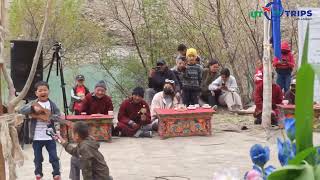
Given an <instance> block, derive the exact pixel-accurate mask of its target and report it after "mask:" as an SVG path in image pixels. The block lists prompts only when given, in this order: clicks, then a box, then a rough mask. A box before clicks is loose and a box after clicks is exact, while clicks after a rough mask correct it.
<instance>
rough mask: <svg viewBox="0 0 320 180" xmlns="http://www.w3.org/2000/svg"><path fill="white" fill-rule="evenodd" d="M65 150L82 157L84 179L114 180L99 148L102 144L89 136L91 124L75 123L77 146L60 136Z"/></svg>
mask: <svg viewBox="0 0 320 180" xmlns="http://www.w3.org/2000/svg"><path fill="white" fill-rule="evenodd" d="M59 139H60V142H61V144H62V146H63V147H64V148H65V150H66V151H67V152H68V153H69V154H71V155H73V156H76V157H78V158H79V159H80V167H81V170H82V176H83V180H112V179H113V178H112V177H111V176H109V168H108V166H107V163H106V161H105V160H104V157H103V155H102V154H101V153H100V151H99V150H98V149H99V147H100V145H99V143H98V142H96V141H95V140H94V139H93V138H92V137H90V136H89V126H88V125H87V124H86V123H85V122H81V121H79V122H76V123H75V124H74V125H73V140H74V141H75V142H76V143H77V144H78V145H77V146H76V147H74V146H72V145H71V144H69V143H68V142H67V141H66V140H64V139H62V138H61V137H59Z"/></svg>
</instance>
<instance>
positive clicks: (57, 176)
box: [53, 175, 61, 180]
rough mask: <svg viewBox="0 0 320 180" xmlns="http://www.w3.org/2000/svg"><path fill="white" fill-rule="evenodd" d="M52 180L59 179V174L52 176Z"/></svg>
mask: <svg viewBox="0 0 320 180" xmlns="http://www.w3.org/2000/svg"><path fill="white" fill-rule="evenodd" d="M53 180H61V178H60V176H59V175H56V176H54V177H53Z"/></svg>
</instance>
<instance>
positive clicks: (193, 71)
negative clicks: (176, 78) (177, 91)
mask: <svg viewBox="0 0 320 180" xmlns="http://www.w3.org/2000/svg"><path fill="white" fill-rule="evenodd" d="M186 55H187V66H186V70H185V72H184V74H183V80H182V99H183V103H184V104H186V105H187V106H188V105H194V104H198V101H199V94H200V84H201V79H202V70H201V67H200V66H199V65H197V64H196V57H197V56H198V54H197V50H196V49H194V48H189V49H188V50H187V54H186Z"/></svg>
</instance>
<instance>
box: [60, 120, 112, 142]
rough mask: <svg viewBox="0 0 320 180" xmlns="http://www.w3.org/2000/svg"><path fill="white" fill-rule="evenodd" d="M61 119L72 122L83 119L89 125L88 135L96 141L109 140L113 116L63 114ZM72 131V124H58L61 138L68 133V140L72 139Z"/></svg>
mask: <svg viewBox="0 0 320 180" xmlns="http://www.w3.org/2000/svg"><path fill="white" fill-rule="evenodd" d="M62 119H64V120H67V121H70V122H73V123H74V122H77V121H85V122H87V123H88V125H89V127H90V135H91V136H93V137H94V138H95V139H96V140H97V141H107V142H111V137H112V129H111V128H112V125H113V123H112V121H113V116H109V115H101V116H92V115H68V116H63V117H62ZM67 129H68V132H67ZM72 132H73V129H72V126H68V128H67V126H66V125H61V126H60V133H61V136H62V137H63V138H67V137H68V135H69V140H70V141H73V137H72V134H73V133H72Z"/></svg>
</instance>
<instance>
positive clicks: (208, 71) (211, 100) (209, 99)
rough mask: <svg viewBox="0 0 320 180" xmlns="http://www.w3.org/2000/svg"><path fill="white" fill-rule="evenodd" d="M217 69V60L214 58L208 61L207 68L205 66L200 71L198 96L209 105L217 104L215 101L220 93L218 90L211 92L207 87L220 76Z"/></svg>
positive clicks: (218, 67)
mask: <svg viewBox="0 0 320 180" xmlns="http://www.w3.org/2000/svg"><path fill="white" fill-rule="evenodd" d="M219 69H220V66H219V62H218V61H217V60H216V59H211V60H210V61H209V65H208V68H205V69H204V70H203V73H202V81H201V86H200V87H201V95H200V98H201V100H202V101H204V102H206V103H208V104H210V106H215V105H218V103H217V102H218V96H219V94H220V93H219V92H218V91H215V93H211V92H210V90H209V89H208V87H209V85H210V84H211V83H212V82H213V81H214V80H216V79H217V78H218V77H219V76H220V73H219Z"/></svg>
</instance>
